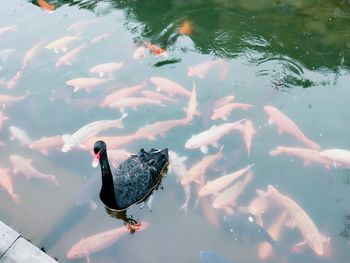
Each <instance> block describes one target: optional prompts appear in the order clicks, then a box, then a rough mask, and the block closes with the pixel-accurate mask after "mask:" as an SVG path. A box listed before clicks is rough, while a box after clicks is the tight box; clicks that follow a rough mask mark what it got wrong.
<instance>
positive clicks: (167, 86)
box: [150, 77, 191, 97]
mask: <svg viewBox="0 0 350 263" xmlns="http://www.w3.org/2000/svg"><path fill="white" fill-rule="evenodd" d="M150 81H151V82H152V83H153V84H154V85H156V87H157V91H158V92H159V91H161V90H163V91H164V92H166V93H168V94H169V96H171V97H172V96H173V95H174V94H178V95H182V96H187V97H191V92H189V91H188V90H187V89H185V88H184V87H182V86H181V85H179V84H177V83H176V82H174V81H172V80H169V79H166V78H161V77H153V78H150Z"/></svg>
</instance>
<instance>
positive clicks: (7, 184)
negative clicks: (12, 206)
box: [0, 167, 21, 204]
mask: <svg viewBox="0 0 350 263" xmlns="http://www.w3.org/2000/svg"><path fill="white" fill-rule="evenodd" d="M0 186H1V187H3V188H4V189H5V190H6V192H7V193H8V194H9V195H10V196H11V199H12V201H13V202H15V203H17V204H18V203H20V202H21V198H20V197H19V196H18V195H17V194H16V193H15V191H14V189H13V183H12V177H11V175H10V169H8V168H2V167H0Z"/></svg>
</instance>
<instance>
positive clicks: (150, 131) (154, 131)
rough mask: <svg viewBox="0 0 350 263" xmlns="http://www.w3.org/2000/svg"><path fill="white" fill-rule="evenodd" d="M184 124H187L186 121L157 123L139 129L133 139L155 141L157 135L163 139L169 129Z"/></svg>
mask: <svg viewBox="0 0 350 263" xmlns="http://www.w3.org/2000/svg"><path fill="white" fill-rule="evenodd" d="M184 124H187V120H186V119H181V120H168V121H158V122H155V123H153V124H148V125H146V126H144V127H141V128H139V129H138V130H137V131H136V132H135V133H134V137H135V138H137V139H143V138H147V139H149V140H155V139H156V136H157V135H161V136H162V137H164V136H165V133H166V132H167V131H169V130H170V129H172V128H174V127H177V126H179V125H184Z"/></svg>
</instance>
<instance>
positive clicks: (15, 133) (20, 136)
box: [9, 126, 32, 147]
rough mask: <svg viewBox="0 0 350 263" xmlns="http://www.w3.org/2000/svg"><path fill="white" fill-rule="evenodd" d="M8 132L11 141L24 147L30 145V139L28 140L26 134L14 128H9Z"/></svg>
mask: <svg viewBox="0 0 350 263" xmlns="http://www.w3.org/2000/svg"><path fill="white" fill-rule="evenodd" d="M9 130H10V132H11V138H10V140H11V141H12V140H14V139H17V140H18V141H19V142H20V143H21V144H23V145H26V146H28V147H29V145H30V144H31V143H32V139H31V138H29V136H28V134H27V133H26V132H25V131H24V130H22V129H20V128H18V127H15V126H10V127H9Z"/></svg>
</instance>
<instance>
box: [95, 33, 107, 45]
mask: <svg viewBox="0 0 350 263" xmlns="http://www.w3.org/2000/svg"><path fill="white" fill-rule="evenodd" d="M109 36H110V34H108V33H104V34H101V35H98V36H97V37H95V38H93V39H92V40H91V41H90V43H91V44H96V43H98V42H101V41H103V40H106V39H107V38H108V37H109Z"/></svg>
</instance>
